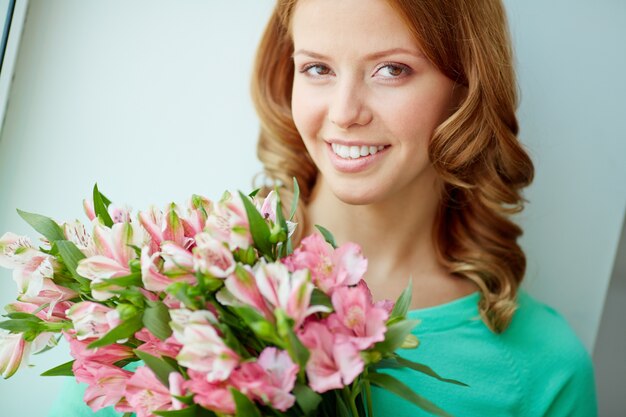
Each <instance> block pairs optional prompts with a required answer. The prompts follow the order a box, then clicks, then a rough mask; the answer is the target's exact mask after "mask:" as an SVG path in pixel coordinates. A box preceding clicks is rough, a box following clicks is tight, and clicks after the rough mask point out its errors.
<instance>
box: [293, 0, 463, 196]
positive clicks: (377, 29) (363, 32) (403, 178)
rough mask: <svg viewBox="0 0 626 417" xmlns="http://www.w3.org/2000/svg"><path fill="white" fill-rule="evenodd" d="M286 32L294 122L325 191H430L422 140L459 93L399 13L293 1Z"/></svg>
mask: <svg viewBox="0 0 626 417" xmlns="http://www.w3.org/2000/svg"><path fill="white" fill-rule="evenodd" d="M291 29H292V35H293V42H294V65H295V76H294V82H293V91H292V113H293V119H294V122H295V124H296V127H297V129H298V131H299V132H300V135H301V136H302V139H303V140H304V143H305V146H306V148H307V150H308V151H309V153H310V155H311V157H312V159H313V161H314V162H315V164H316V165H317V167H318V169H319V172H320V175H321V176H322V177H323V179H324V180H325V182H326V183H327V184H328V186H329V188H330V189H331V190H332V192H333V193H334V194H335V195H336V196H337V197H338V198H339V199H341V200H342V201H344V202H346V203H349V204H370V203H375V202H381V201H384V200H385V199H388V198H390V197H392V196H394V195H397V193H403V195H404V197H410V196H408V195H406V193H407V192H408V193H411V192H423V190H424V187H427V189H429V190H435V189H436V185H437V176H436V174H435V171H434V169H433V167H432V166H431V164H430V162H429V158H428V152H427V149H428V143H429V141H430V139H431V137H432V135H433V131H434V129H435V128H436V127H437V126H438V125H439V124H440V123H441V122H443V121H444V120H445V119H446V118H447V117H448V116H449V115H450V114H451V112H452V111H453V108H454V107H455V106H456V105H457V104H458V97H456V96H457V95H458V94H455V91H454V82H453V81H452V80H450V79H449V78H447V77H446V76H444V75H443V74H442V73H441V72H440V71H439V70H438V69H437V68H435V67H434V66H433V65H432V64H431V63H430V62H429V61H428V60H427V59H426V57H425V56H424V55H423V53H422V52H421V50H420V48H419V46H418V45H417V43H416V41H415V40H414V38H413V36H412V35H411V33H410V32H409V30H408V28H407V27H406V25H405V23H404V21H403V20H402V19H401V18H400V16H399V15H398V14H397V13H396V12H395V11H394V10H393V9H392V8H391V7H390V6H389V5H388V4H387V2H386V1H385V0H300V1H299V2H298V4H297V5H296V9H295V11H294V15H293V18H292V26H291ZM420 190H422V191H420Z"/></svg>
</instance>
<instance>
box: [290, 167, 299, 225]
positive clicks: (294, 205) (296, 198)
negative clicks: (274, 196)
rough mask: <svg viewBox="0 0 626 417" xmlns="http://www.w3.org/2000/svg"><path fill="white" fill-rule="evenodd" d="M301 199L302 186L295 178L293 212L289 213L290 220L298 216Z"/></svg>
mask: <svg viewBox="0 0 626 417" xmlns="http://www.w3.org/2000/svg"><path fill="white" fill-rule="evenodd" d="M299 199H300V186H299V185H298V180H297V179H296V177H293V201H292V202H291V212H290V213H289V220H290V221H291V220H293V216H295V215H296V210H297V209H298V200H299Z"/></svg>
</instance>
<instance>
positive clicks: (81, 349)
mask: <svg viewBox="0 0 626 417" xmlns="http://www.w3.org/2000/svg"><path fill="white" fill-rule="evenodd" d="M63 335H64V336H65V340H67V341H68V343H69V345H70V354H71V355H72V357H73V358H74V359H76V362H98V363H102V364H105V365H113V364H114V363H116V362H119V361H121V360H124V359H128V358H132V357H133V356H134V355H135V354H134V353H133V349H132V348H131V347H129V346H124V345H120V344H116V343H114V344H111V345H107V346H102V347H99V348H95V349H90V348H88V347H87V346H88V345H89V344H90V343H91V342H94V341H95V340H96V339H88V340H82V341H81V340H78V339H76V338H75V337H74V336H73V335H72V334H69V332H63ZM77 366H78V365H77Z"/></svg>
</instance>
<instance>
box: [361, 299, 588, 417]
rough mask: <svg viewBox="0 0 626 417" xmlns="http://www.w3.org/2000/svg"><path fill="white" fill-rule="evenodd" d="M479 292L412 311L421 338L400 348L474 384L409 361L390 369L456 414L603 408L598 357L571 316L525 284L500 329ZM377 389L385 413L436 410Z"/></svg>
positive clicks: (402, 416) (556, 413)
mask: <svg viewBox="0 0 626 417" xmlns="http://www.w3.org/2000/svg"><path fill="white" fill-rule="evenodd" d="M479 297H480V296H479V294H478V293H474V294H471V295H469V296H466V297H463V298H460V299H457V300H455V301H452V302H450V303H447V304H444V305H440V306H436V307H431V308H426V309H421V310H413V311H411V312H410V313H409V317H410V318H412V319H419V320H421V324H420V325H418V326H417V327H416V328H415V330H414V332H413V333H414V334H415V335H416V336H417V337H418V339H419V340H420V346H419V347H418V348H417V349H413V350H403V351H400V353H401V355H402V356H404V357H406V358H407V359H411V360H413V361H415V362H421V363H424V364H426V365H428V366H430V367H431V368H433V370H434V371H435V372H437V373H438V374H439V375H441V376H442V377H445V378H451V379H456V380H458V381H461V382H464V383H465V384H467V385H469V387H462V386H457V385H453V384H449V383H445V382H440V381H438V380H435V379H433V378H431V377H428V376H425V375H423V374H420V373H418V372H416V371H413V370H409V369H401V370H394V371H393V372H391V371H390V372H389V373H390V374H392V375H394V376H396V377H397V378H398V379H400V380H401V381H403V382H404V383H405V384H407V385H408V386H410V387H411V388H412V389H413V390H414V391H415V392H417V393H419V394H420V395H422V396H423V397H425V398H427V399H429V400H431V401H432V402H434V403H435V404H436V405H438V406H439V407H441V408H443V409H444V410H445V411H447V412H448V413H450V414H452V415H454V416H463V417H466V416H468V417H469V416H477V417H486V416H498V417H506V416H524V417H539V416H546V417H548V416H549V417H561V416H563V417H565V416H567V417H595V416H597V405H596V394H595V384H594V377H593V367H592V363H591V359H590V357H589V354H588V353H587V351H586V350H585V348H584V347H583V346H582V344H581V343H580V341H579V340H578V338H577V337H576V335H575V334H574V332H573V331H572V329H571V328H570V326H569V325H568V324H567V322H566V321H565V320H564V319H563V317H561V315H559V314H558V313H557V312H556V311H554V310H553V309H551V308H549V307H547V306H546V305H544V304H541V303H539V302H538V301H536V300H535V299H533V298H532V297H531V296H529V295H528V294H526V293H525V292H523V291H522V292H520V295H519V297H518V303H519V308H518V310H517V311H516V313H515V315H514V316H513V320H512V322H511V325H510V326H509V328H508V329H507V330H506V331H504V332H503V333H502V334H499V335H498V334H494V333H492V332H491V331H490V330H489V329H488V328H487V326H485V324H484V323H483V321H482V320H481V319H480V316H479V313H478V301H479ZM372 396H373V402H374V415H375V416H377V417H378V416H381V417H382V416H393V417H419V416H429V415H430V414H428V413H425V412H423V411H422V410H421V409H419V408H417V407H416V406H414V405H413V404H411V403H409V402H408V401H405V400H404V399H400V398H398V397H396V396H395V395H394V394H391V393H389V392H387V391H383V390H380V389H376V390H375V391H374V392H373V394H372Z"/></svg>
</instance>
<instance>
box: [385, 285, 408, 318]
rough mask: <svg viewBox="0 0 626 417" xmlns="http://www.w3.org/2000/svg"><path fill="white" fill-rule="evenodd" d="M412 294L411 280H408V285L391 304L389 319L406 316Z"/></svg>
mask: <svg viewBox="0 0 626 417" xmlns="http://www.w3.org/2000/svg"><path fill="white" fill-rule="evenodd" d="M412 295H413V280H409V285H408V286H407V287H406V288H405V289H404V291H402V294H400V297H399V298H398V300H397V301H396V303H395V304H394V306H393V310H392V311H391V316H390V320H391V319H394V318H396V317H402V318H404V317H406V313H407V312H408V311H409V306H410V305H411V298H412Z"/></svg>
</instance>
